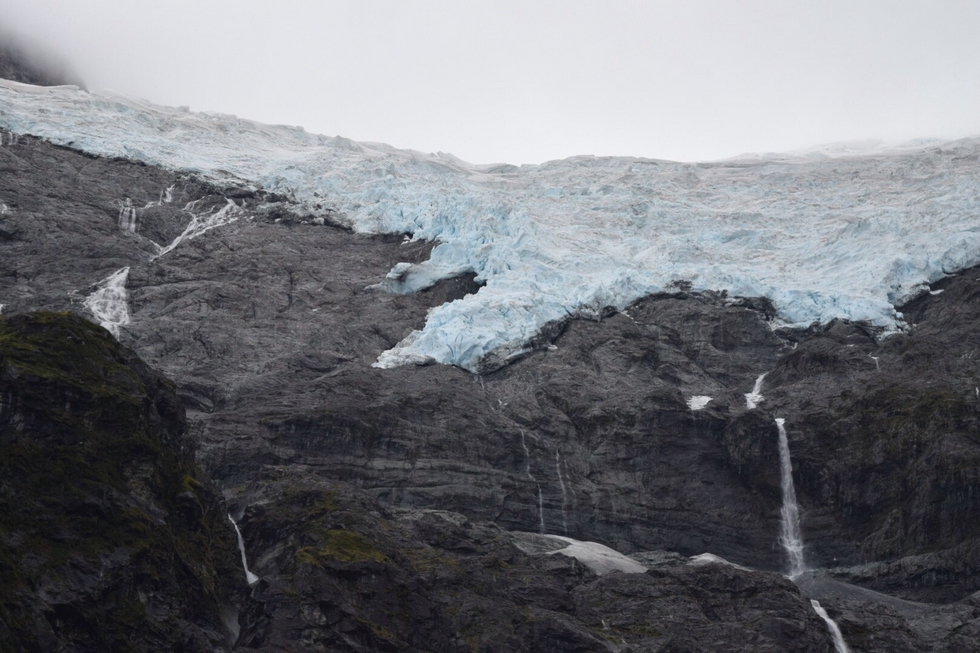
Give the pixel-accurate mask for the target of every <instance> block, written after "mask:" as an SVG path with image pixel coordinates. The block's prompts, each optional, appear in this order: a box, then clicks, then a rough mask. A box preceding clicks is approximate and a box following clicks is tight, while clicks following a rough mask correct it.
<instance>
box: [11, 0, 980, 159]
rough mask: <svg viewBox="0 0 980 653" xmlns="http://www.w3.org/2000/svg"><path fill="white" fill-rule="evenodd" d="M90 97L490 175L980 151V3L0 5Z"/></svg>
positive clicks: (166, 1)
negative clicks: (790, 155)
mask: <svg viewBox="0 0 980 653" xmlns="http://www.w3.org/2000/svg"><path fill="white" fill-rule="evenodd" d="M0 25H3V26H6V27H7V28H9V29H13V30H15V31H17V32H20V33H21V34H24V35H28V36H32V37H35V38H37V39H39V40H41V41H43V42H44V43H45V44H47V45H49V46H51V47H53V48H55V49H57V50H58V51H59V52H60V53H61V54H62V55H64V56H65V57H67V58H68V59H69V60H70V61H71V62H72V64H73V66H74V68H75V69H76V70H77V72H78V73H79V74H80V75H81V77H82V78H83V79H84V80H85V81H86V83H87V84H88V87H89V88H90V89H93V90H96V89H112V90H115V91H119V92H122V93H125V94H127V95H135V96H139V97H143V98H146V99H149V100H151V101H153V102H156V103H159V104H166V105H174V106H178V105H188V106H190V107H191V109H193V110H197V111H202V110H213V111H221V112H224V113H233V114H236V115H238V116H240V117H243V118H251V119H255V120H260V121H263V122H271V123H284V124H293V125H301V126H303V127H305V128H306V129H307V130H308V131H312V132H318V133H323V134H328V135H342V136H346V137H349V138H353V139H355V140H362V141H365V140H366V141H383V142H386V143H390V144H392V145H395V146H398V147H407V148H413V149H417V150H422V151H427V152H428V151H433V152H434V151H444V152H452V153H453V154H456V155H457V156H459V157H461V158H463V159H466V160H468V161H471V162H474V163H486V162H495V161H507V162H510V163H538V162H541V161H544V160H548V159H555V158H562V157H566V156H571V155H575V154H596V155H635V156H645V157H652V158H667V159H678V160H699V159H716V158H724V157H729V156H734V155H737V154H740V153H743V152H763V151H785V150H790V149H796V148H800V147H805V146H809V145H815V144H818V143H826V142H832V141H846V140H854V139H866V138H875V139H883V140H886V141H894V140H905V139H910V138H916V137H941V138H955V137H962V136H970V135H978V134H980V36H978V35H980V0H931V1H928V2H925V1H923V2H918V1H910V0H888V1H882V2H877V1H861V0H846V1H837V0H813V1H811V2H803V1H798V0H781V1H777V0H731V1H720V0H704V1H698V0H676V1H674V0H671V1H655V0H650V1H648V2H626V1H624V2H616V1H615V0H603V1H601V2H586V1H581V0H562V1H539V2H536V1H534V0H521V1H519V2H510V1H499V0H498V1H494V2H477V1H475V0H456V1H453V2H448V1H412V0H395V1H390V2H373V1H370V0H357V1H351V2H333V1H326V0H308V1H301V0H292V1H290V0H276V1H258V0H227V1H221V0H158V1H155V2H143V1H137V0H0Z"/></svg>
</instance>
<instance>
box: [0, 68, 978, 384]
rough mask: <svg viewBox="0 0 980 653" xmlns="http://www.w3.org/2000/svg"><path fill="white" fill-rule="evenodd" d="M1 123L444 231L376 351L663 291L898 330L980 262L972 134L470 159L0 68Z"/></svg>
mask: <svg viewBox="0 0 980 653" xmlns="http://www.w3.org/2000/svg"><path fill="white" fill-rule="evenodd" d="M0 128H2V129H4V130H7V131H10V132H13V133H17V134H32V135H35V136H38V137H41V138H45V139H47V140H50V141H52V142H54V143H56V144H59V145H65V146H69V147H72V148H76V149H79V150H82V151H85V152H87V153H90V154H95V155H102V156H110V157H126V158H130V159H134V160H138V161H142V162H144V163H147V164H151V165H158V166H162V167H164V168H168V169H171V170H177V171H183V172H188V173H193V174H198V175H201V176H202V177H204V178H206V179H208V180H210V181H214V182H219V183H228V182H234V183H238V184H246V185H249V186H251V187H253V188H257V189H258V188H261V189H264V190H266V191H269V192H275V193H279V194H282V195H285V196H287V197H289V198H291V199H293V200H295V201H296V202H299V203H301V204H302V205H303V206H304V208H305V209H306V210H308V211H310V212H311V213H312V214H314V215H317V216H322V217H326V216H327V215H328V213H329V215H330V216H332V219H338V218H337V216H340V218H339V219H340V220H341V221H342V222H344V223H345V224H346V225H348V226H349V227H351V228H352V229H354V230H356V231H358V232H362V233H396V234H397V233H404V234H407V235H410V236H411V237H412V238H414V239H426V240H433V241H437V242H438V245H437V246H436V247H435V248H434V249H433V250H432V254H431V256H430V259H429V260H428V261H425V262H423V263H421V264H408V263H401V264H399V265H398V266H396V267H395V268H394V269H393V270H392V272H391V273H390V274H389V275H388V277H387V278H386V279H383V280H379V287H381V288H384V289H385V290H387V291H389V292H414V291H417V290H420V289H422V288H425V287H428V286H431V285H432V284H434V283H436V282H438V281H439V280H441V279H446V278H450V277H453V276H457V275H460V274H464V273H474V274H475V275H476V279H477V281H479V282H482V283H483V284H484V285H483V287H482V288H481V289H480V290H479V292H477V293H475V294H473V295H469V296H467V297H464V298H462V299H459V300H456V301H454V302H450V303H447V304H444V305H442V306H438V307H436V308H434V309H432V310H431V311H430V313H429V314H428V317H427V320H426V323H425V325H424V327H423V328H422V329H420V330H418V331H415V332H413V333H410V334H407V335H406V337H405V338H404V339H403V340H402V341H401V342H400V343H398V345H396V346H395V347H394V348H393V349H390V350H388V351H386V352H383V353H382V354H381V355H380V356H379V358H378V361H377V363H376V365H377V366H379V367H391V366H396V365H402V364H406V363H421V362H431V361H436V362H439V363H446V364H454V365H458V366H461V367H463V368H465V369H468V370H471V371H477V370H479V369H481V365H482V362H483V361H485V360H486V359H488V357H489V356H490V355H491V354H492V355H493V358H494V359H495V360H498V361H499V360H504V361H505V360H507V359H508V358H510V357H512V356H516V355H519V354H521V353H523V352H524V351H526V350H527V348H528V347H529V344H528V343H529V342H531V341H532V339H533V338H534V337H535V335H537V334H538V333H539V332H540V331H541V329H542V328H543V327H544V326H545V325H547V324H549V323H551V322H555V321H558V320H563V319H566V318H568V317H570V316H575V317H584V318H593V319H599V318H601V317H602V316H603V315H604V314H605V313H606V311H607V309H609V308H612V309H616V310H624V309H625V308H627V307H628V306H629V305H630V304H631V303H632V302H634V301H636V300H637V299H639V298H641V297H644V296H646V295H650V294H653V293H659V292H677V291H678V290H679V289H680V288H689V289H691V290H694V291H703V290H715V291H726V292H727V293H728V294H729V295H731V296H765V297H768V298H770V299H771V300H772V302H773V305H774V306H775V308H776V311H777V314H778V320H779V323H780V324H784V325H796V326H803V325H809V324H811V323H813V322H826V321H829V320H830V319H832V318H836V317H840V318H846V319H850V320H855V321H864V322H867V323H870V324H872V325H875V326H878V327H882V328H883V329H885V330H886V331H893V330H895V329H898V328H901V327H902V325H903V321H902V315H901V314H900V313H899V312H898V311H897V310H896V308H895V306H897V305H899V304H901V303H902V302H903V301H905V300H907V299H910V298H912V297H914V296H915V295H917V294H919V293H921V292H924V291H925V290H927V288H928V284H930V283H932V282H934V281H936V280H938V279H940V278H942V277H943V276H945V275H948V274H951V273H954V272H956V271H958V270H961V269H964V268H967V267H970V266H973V265H977V264H978V263H980V220H978V219H977V216H978V213H980V212H978V209H980V162H978V161H980V139H963V140H959V141H951V142H941V143H936V142H931V141H922V142H920V143H917V144H912V145H911V146H906V147H900V148H894V149H888V148H872V150H870V151H869V152H864V153H862V152H858V153H854V152H853V151H851V150H848V149H847V148H843V149H840V150H839V151H838V150H835V149H833V148H829V149H828V148H823V149H815V150H813V151H807V152H798V153H792V154H783V155H779V154H776V155H770V154H766V155H759V156H754V157H752V156H744V157H739V158H736V159H730V160H725V161H715V162H699V163H680V162H672V161H663V160H654V159H643V158H635V157H593V156H580V157H572V158H569V159H564V160H560V161H549V162H546V163H543V164H540V165H523V166H519V167H518V166H511V165H504V164H491V165H473V164H469V163H466V162H464V161H462V160H460V159H458V158H456V157H454V156H452V155H448V154H444V153H435V154H426V153H421V152H416V151H413V150H400V149H396V148H394V147H391V146H388V145H384V144H378V143H358V142H354V141H351V140H349V139H345V138H342V137H328V136H321V135H315V134H310V133H307V132H306V131H304V130H303V129H301V128H298V127H288V126H281V125H265V124H261V123H257V122H253V121H249V120H243V119H239V118H237V117H235V116H231V115H223V114H216V113H195V112H191V111H189V110H188V109H186V108H169V107H162V106H157V105H154V104H151V103H149V102H146V101H142V100H136V99H132V98H127V97H123V96H120V95H116V94H112V93H88V92H85V91H82V90H79V89H78V88H76V87H71V86H61V87H36V86H30V85H25V84H19V83H17V82H11V81H7V80H0Z"/></svg>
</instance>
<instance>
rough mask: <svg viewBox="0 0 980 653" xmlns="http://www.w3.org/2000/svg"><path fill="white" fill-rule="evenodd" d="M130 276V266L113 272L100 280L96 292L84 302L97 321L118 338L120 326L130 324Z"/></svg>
mask: <svg viewBox="0 0 980 653" xmlns="http://www.w3.org/2000/svg"><path fill="white" fill-rule="evenodd" d="M128 278H129V268H128V267H126V268H122V269H121V270H117V271H115V272H113V273H112V274H110V275H109V276H108V277H106V278H105V279H103V280H102V281H100V282H99V284H98V287H97V288H96V290H95V292H93V293H92V294H91V295H89V296H88V297H86V298H85V301H84V302H83V305H84V306H85V308H87V309H88V310H89V311H91V312H92V315H94V316H95V319H96V321H98V323H99V324H101V325H102V326H103V327H104V328H106V329H108V330H109V332H110V333H111V334H112V335H114V336H115V337H117V338H118V337H119V329H120V327H124V326H126V325H127V324H129V305H128V304H127V301H128V299H129V293H128V292H126V280H127V279H128Z"/></svg>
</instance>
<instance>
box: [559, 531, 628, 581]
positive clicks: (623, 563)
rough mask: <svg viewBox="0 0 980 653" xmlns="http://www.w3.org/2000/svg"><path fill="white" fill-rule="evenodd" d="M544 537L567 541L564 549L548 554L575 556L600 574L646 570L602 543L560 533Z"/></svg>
mask: <svg viewBox="0 0 980 653" xmlns="http://www.w3.org/2000/svg"><path fill="white" fill-rule="evenodd" d="M545 537H548V538H551V539H554V540H560V541H562V542H566V543H568V546H566V547H565V548H564V549H559V550H557V551H549V552H548V555H554V554H556V553H560V554H562V555H565V556H568V557H570V558H575V559H576V560H578V561H579V562H581V563H582V564H584V565H585V566H586V567H588V568H589V569H591V570H592V571H594V572H595V573H597V574H599V575H600V576H601V575H603V574H608V573H609V572H610V571H621V572H623V573H626V574H642V573H644V572H646V570H647V568H646V567H644V566H643V565H641V564H640V563H639V562H637V561H636V560H633V559H632V558H628V557H626V556H624V555H623V554H622V553H620V552H619V551H616V550H615V549H611V548H609V547H608V546H606V545H604V544H599V543H598V542H582V541H579V540H573V539H572V538H570V537H563V536H561V535H545Z"/></svg>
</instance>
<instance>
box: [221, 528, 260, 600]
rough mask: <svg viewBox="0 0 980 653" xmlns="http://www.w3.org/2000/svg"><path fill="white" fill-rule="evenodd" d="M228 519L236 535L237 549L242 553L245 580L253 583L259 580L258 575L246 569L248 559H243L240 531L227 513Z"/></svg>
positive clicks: (243, 545)
mask: <svg viewBox="0 0 980 653" xmlns="http://www.w3.org/2000/svg"><path fill="white" fill-rule="evenodd" d="M228 521H230V522H231V525H232V526H234V527H235V535H237V536H238V550H239V551H241V553H242V567H244V568H245V580H247V581H248V584H249V585H254V584H255V583H257V582H259V577H258V576H256V575H255V574H253V573H252V572H250V571H249V570H248V560H246V559H245V540H243V539H242V532H241V531H240V530H238V524H236V523H235V520H234V519H232V518H231V515H228Z"/></svg>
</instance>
